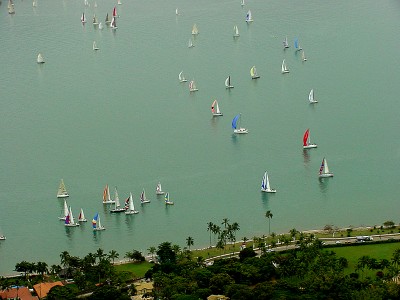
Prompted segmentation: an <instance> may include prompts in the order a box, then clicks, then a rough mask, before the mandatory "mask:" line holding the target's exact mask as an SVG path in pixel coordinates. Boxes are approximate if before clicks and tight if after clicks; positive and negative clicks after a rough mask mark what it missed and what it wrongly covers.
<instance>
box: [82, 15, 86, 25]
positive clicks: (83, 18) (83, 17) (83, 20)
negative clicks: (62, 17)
mask: <svg viewBox="0 0 400 300" xmlns="http://www.w3.org/2000/svg"><path fill="white" fill-rule="evenodd" d="M81 22H82V23H83V24H85V23H86V17H85V13H82V16H81Z"/></svg>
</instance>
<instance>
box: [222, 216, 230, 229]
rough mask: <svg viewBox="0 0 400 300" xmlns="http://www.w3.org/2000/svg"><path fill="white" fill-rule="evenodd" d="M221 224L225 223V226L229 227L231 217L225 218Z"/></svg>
mask: <svg viewBox="0 0 400 300" xmlns="http://www.w3.org/2000/svg"><path fill="white" fill-rule="evenodd" d="M221 224H222V225H224V227H225V228H226V227H228V225H229V219H228V218H223V219H222V223H221Z"/></svg>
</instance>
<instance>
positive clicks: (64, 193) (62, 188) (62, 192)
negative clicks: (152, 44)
mask: <svg viewBox="0 0 400 300" xmlns="http://www.w3.org/2000/svg"><path fill="white" fill-rule="evenodd" d="M67 197H69V194H68V192H67V189H66V188H65V184H64V179H61V181H60V185H59V186H58V191H57V198H67Z"/></svg>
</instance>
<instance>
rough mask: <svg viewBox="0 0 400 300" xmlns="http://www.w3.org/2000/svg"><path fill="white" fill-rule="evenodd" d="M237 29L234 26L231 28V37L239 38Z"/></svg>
mask: <svg viewBox="0 0 400 300" xmlns="http://www.w3.org/2000/svg"><path fill="white" fill-rule="evenodd" d="M239 36H240V34H239V28H238V27H237V26H236V25H235V26H233V37H239Z"/></svg>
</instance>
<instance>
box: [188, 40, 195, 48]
mask: <svg viewBox="0 0 400 300" xmlns="http://www.w3.org/2000/svg"><path fill="white" fill-rule="evenodd" d="M193 47H194V44H193V41H192V39H189V42H188V48H193Z"/></svg>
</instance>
